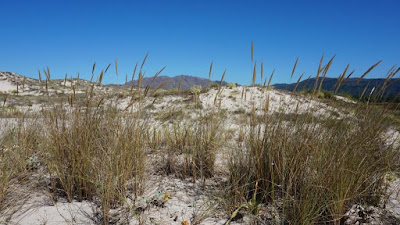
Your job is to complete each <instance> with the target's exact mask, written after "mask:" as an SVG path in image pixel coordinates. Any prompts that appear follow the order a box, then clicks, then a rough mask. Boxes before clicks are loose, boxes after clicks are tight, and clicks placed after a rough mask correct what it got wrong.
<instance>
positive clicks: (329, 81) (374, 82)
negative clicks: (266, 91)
mask: <svg viewBox="0 0 400 225" xmlns="http://www.w3.org/2000/svg"><path fill="white" fill-rule="evenodd" d="M337 80H338V79H337V78H325V79H324V82H323V83H322V89H323V90H327V91H335V84H336V82H337ZM358 80H359V79H358V78H350V79H349V80H347V81H346V82H343V83H342V85H341V86H340V89H339V91H338V93H344V94H349V95H352V96H360V95H361V94H362V92H363V90H364V88H365V87H366V86H367V85H368V88H367V90H366V92H365V95H369V93H370V92H371V90H372V89H373V88H374V87H375V91H374V92H377V91H378V90H380V89H381V87H382V85H383V84H384V82H385V79H362V80H360V81H359V82H358ZM314 84H315V78H311V79H309V80H303V81H301V82H300V83H299V85H298V87H297V88H296V90H297V91H301V90H307V89H313V88H314ZM295 85H296V83H292V84H274V85H273V86H274V87H275V88H276V89H281V90H289V91H292V90H293V89H294V87H295ZM399 93H400V80H399V79H392V80H390V81H389V82H387V84H386V91H385V95H387V96H389V97H395V96H396V95H397V94H399Z"/></svg>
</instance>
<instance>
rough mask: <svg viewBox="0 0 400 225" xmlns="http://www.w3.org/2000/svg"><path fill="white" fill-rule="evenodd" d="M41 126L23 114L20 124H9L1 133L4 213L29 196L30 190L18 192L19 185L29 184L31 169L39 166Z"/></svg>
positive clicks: (0, 184)
mask: <svg viewBox="0 0 400 225" xmlns="http://www.w3.org/2000/svg"><path fill="white" fill-rule="evenodd" d="M2 128H3V127H2ZM37 128H38V125H37V123H36V122H35V121H34V122H28V121H25V120H24V119H23V118H19V119H18V120H17V123H16V124H12V125H7V126H6V127H4V129H3V132H2V133H1V139H0V212H2V214H4V215H7V214H8V213H10V212H8V211H12V210H13V207H15V206H17V205H18V204H19V203H20V201H23V200H25V199H24V197H26V196H24V195H25V194H26V193H21V192H18V191H17V190H16V187H18V185H23V184H25V183H26V182H27V180H28V176H29V174H30V172H31V171H33V170H35V169H37V168H38V164H39V163H40V161H39V158H38V156H39V154H40V153H39V150H38V149H39V148H38V143H39V142H40V140H41V138H42V136H41V134H40V133H38V132H37ZM17 189H18V188H17ZM7 210H8V211H7ZM1 219H2V218H1V217H0V220H1Z"/></svg>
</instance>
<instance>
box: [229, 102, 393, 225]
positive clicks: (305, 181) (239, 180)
mask: <svg viewBox="0 0 400 225" xmlns="http://www.w3.org/2000/svg"><path fill="white" fill-rule="evenodd" d="M381 113H382V111H381V112H377V111H374V110H370V109H364V110H363V112H362V114H361V115H363V116H361V117H360V118H348V119H347V120H330V119H329V118H327V119H320V120H319V121H318V123H316V122H315V121H313V120H312V119H311V117H312V114H311V113H310V114H309V117H310V119H307V118H305V116H304V115H303V116H301V117H296V115H294V117H295V119H294V121H292V122H290V123H289V124H288V123H287V122H285V119H284V118H285V115H284V114H281V115H280V116H279V115H275V116H274V117H270V116H268V115H267V114H266V115H265V117H264V120H263V121H262V122H261V123H260V121H259V119H257V118H256V115H255V114H254V112H253V113H252V115H251V120H250V131H249V132H248V134H246V137H245V147H246V148H245V149H240V150H238V151H236V152H234V154H233V155H232V157H231V160H230V165H229V170H230V182H229V184H230V188H231V194H232V195H231V199H232V203H233V205H235V206H234V207H231V210H232V209H233V208H235V207H238V206H240V205H241V204H243V201H245V202H246V201H250V199H252V197H253V195H256V196H257V201H259V202H265V203H273V202H277V201H279V202H281V203H282V209H281V216H282V218H283V219H284V220H285V221H286V222H288V223H290V224H314V223H326V222H328V223H329V222H331V223H335V224H339V223H340V220H341V218H342V217H343V215H344V213H345V212H346V210H347V209H348V208H349V207H351V204H353V203H354V202H360V201H361V202H367V203H370V204H377V203H378V202H379V198H380V197H381V196H382V193H381V187H382V185H383V180H384V176H385V175H386V173H387V172H388V171H390V169H391V165H392V164H393V162H394V160H395V158H396V157H395V156H396V155H395V154H396V151H394V147H395V146H392V145H391V146H388V145H386V144H385V142H384V140H383V139H382V138H383V132H384V131H385V126H384V119H383V117H382V115H381ZM310 121H313V122H311V123H310ZM256 183H257V184H258V189H257V191H256V193H255V191H254V185H255V184H256Z"/></svg>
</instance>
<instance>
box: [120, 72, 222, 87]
mask: <svg viewBox="0 0 400 225" xmlns="http://www.w3.org/2000/svg"><path fill="white" fill-rule="evenodd" d="M152 80H153V77H145V78H143V81H142V85H141V86H142V87H146V86H147V85H150V88H157V87H158V86H159V85H161V84H162V83H163V82H165V81H167V83H166V84H165V85H164V86H163V89H174V88H178V86H179V82H181V90H188V89H190V88H191V87H192V86H194V85H200V86H202V87H206V86H208V85H210V84H211V83H219V81H210V80H208V79H205V78H200V77H195V76H189V75H179V76H175V77H168V76H158V77H157V78H156V79H155V80H154V81H152ZM226 84H227V82H223V85H226ZM125 85H126V86H132V85H134V86H135V87H136V86H137V85H138V80H134V81H133V82H132V81H129V82H127V83H125Z"/></svg>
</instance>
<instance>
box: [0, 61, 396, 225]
mask: <svg viewBox="0 0 400 225" xmlns="http://www.w3.org/2000/svg"><path fill="white" fill-rule="evenodd" d="M146 57H147V56H146ZM332 60H333V59H332ZM332 60H331V61H332ZM145 61H146V58H145V60H144V61H143V64H144V62H145ZM331 61H330V62H328V64H327V65H325V66H322V60H321V63H320V70H321V71H319V72H318V73H319V74H318V76H320V75H321V76H322V77H324V76H325V74H326V72H327V69H329V66H330V63H331ZM262 65H263V64H262ZM296 65H297V60H296V63H295V67H296ZM108 67H109V66H108ZM142 67H143V66H142ZM94 68H95V65H94V66H93V70H94ZM321 68H324V69H321ZM211 70H212V66H210V74H211ZM116 71H117V62H116ZM135 71H136V70H135ZM161 71H162V70H161ZM294 72H295V68H293V73H294ZM293 73H292V76H293ZM45 74H46V77H47V80H46V83H44V81H41V83H40V85H38V87H39V88H37V90H42V91H43V94H44V95H46V97H43V96H34V95H32V96H29V95H27V96H21V95H18V96H17V95H15V96H14V95H8V94H4V93H2V94H1V96H5V99H6V100H5V101H4V103H3V105H2V106H1V111H0V113H1V116H2V117H4V118H15V117H17V118H19V120H18V123H16V125H13V126H10V127H11V128H9V129H8V130H7V129H4V130H7V131H2V132H1V133H0V135H1V136H0V137H1V139H0V140H1V142H0V167H1V171H0V212H2V213H10V212H9V211H7V209H9V208H10V207H11V204H12V203H13V200H14V199H15V196H16V192H15V191H14V190H12V187H14V186H18V185H20V186H21V185H25V184H26V183H29V182H30V183H34V184H35V185H36V186H40V187H41V188H42V189H44V190H46V192H47V193H48V194H49V195H50V196H51V201H52V202H53V204H56V203H57V202H60V201H62V200H66V201H67V202H69V203H74V202H76V201H79V202H82V201H89V202H93V203H95V205H96V207H97V209H98V210H99V212H100V213H99V215H100V216H98V218H99V219H98V220H97V223H101V224H110V223H114V222H115V221H116V219H115V216H114V215H113V212H114V211H115V210H116V209H121V211H122V209H124V210H125V211H124V212H125V214H124V216H126V217H127V218H128V219H127V220H124V222H121V223H129V221H130V220H133V221H135V222H138V223H139V224H146V222H145V221H146V218H145V215H146V211H150V210H151V207H159V208H162V207H164V206H165V205H166V204H167V202H168V201H169V199H171V198H174V197H175V196H173V195H172V197H171V194H170V193H168V192H167V191H166V190H164V189H163V190H162V191H157V193H156V194H154V193H152V197H151V198H150V197H148V198H147V199H146V198H145V197H143V195H144V194H145V192H146V185H148V182H149V180H151V179H153V177H154V176H161V177H167V178H169V179H178V180H179V181H180V182H182V184H180V185H181V186H184V187H185V188H188V189H191V191H193V192H194V189H195V188H196V187H197V186H195V185H200V186H201V188H202V191H203V192H202V193H208V196H207V197H208V199H207V201H209V202H208V203H210V202H212V203H213V204H215V205H214V206H213V207H210V208H209V211H210V212H207V213H204V212H201V214H202V215H203V214H204V215H206V214H207V215H208V214H209V215H214V214H213V213H212V212H211V211H212V210H219V211H218V212H219V213H223V215H224V216H223V218H225V219H226V224H229V223H230V222H231V221H234V220H238V218H240V217H245V216H253V217H252V218H253V222H255V223H256V222H260V223H264V222H265V223H272V224H274V223H275V224H342V223H344V221H345V219H346V216H345V213H346V212H348V211H349V209H350V208H351V207H352V206H353V205H354V204H364V205H372V206H377V207H378V206H380V204H381V202H382V200H383V199H384V198H385V195H386V192H385V188H384V187H385V186H387V180H388V178H387V175H388V174H391V176H394V175H393V174H396V172H397V171H398V169H399V145H398V143H397V142H396V141H393V140H391V137H390V136H388V135H387V134H386V133H387V131H388V129H391V128H392V127H391V123H393V121H398V118H397V117H398V113H397V105H396V106H393V105H388V104H385V105H383V106H382V105H377V104H374V102H373V101H374V100H375V99H372V100H371V99H370V101H368V102H365V103H364V102H362V101H361V102H356V103H351V104H346V105H341V104H339V103H338V102H339V100H337V98H336V95H335V93H334V92H328V91H325V90H323V89H320V87H322V84H321V83H316V84H314V89H310V90H304V89H301V88H300V87H299V89H297V90H298V91H300V92H299V93H300V95H299V94H295V93H294V92H292V93H285V92H278V91H275V90H273V88H272V86H270V80H271V78H272V75H273V74H272V75H271V77H270V79H269V82H268V85H260V84H257V83H256V69H255V67H254V73H253V84H252V86H251V87H237V85H236V84H232V83H228V84H227V86H226V87H224V86H223V81H224V76H225V72H224V73H223V75H222V78H221V81H220V83H219V84H218V85H215V83H211V84H210V86H209V87H206V88H204V87H201V86H194V87H192V88H190V89H189V90H186V91H181V90H180V89H171V90H161V87H160V86H159V87H158V88H155V89H151V88H150V86H146V87H145V88H144V89H142V88H139V87H140V85H138V88H131V87H118V88H116V87H111V86H108V87H106V88H103V87H102V86H101V85H100V84H101V79H102V76H103V75H104V72H102V73H101V74H100V76H99V78H98V82H96V83H90V82H86V81H84V80H80V81H79V82H76V83H75V84H74V85H72V83H73V82H71V87H69V88H68V89H67V88H66V87H65V85H62V84H61V86H62V87H60V85H56V83H55V82H52V81H51V80H50V72H49V71H48V70H45ZM143 74H144V73H143V72H142V71H141V69H140V71H139V78H138V81H137V82H138V83H139V84H140V82H141V80H142V79H143V76H144V75H143ZM156 76H157V75H156ZM156 76H155V77H156ZM299 80H300V79H299ZM322 80H323V79H322ZM266 81H267V79H266V80H265V82H266ZM30 82H33V81H30ZM30 85H31V84H30ZM225 88H227V89H226V90H225ZM296 88H297V86H296ZM24 91H25V90H24ZM56 91H57V92H56ZM27 92H29V90H28V89H27ZM227 93H228V94H227ZM285 98H287V99H289V100H286V101H284V100H281V99H285ZM22 99H24V101H22ZM226 99H230V100H229V101H226ZM20 100H21V101H20ZM232 102H234V103H232ZM26 104H30V105H33V104H41V107H40V112H39V110H38V111H36V112H35V114H32V113H30V112H28V111H27V112H20V111H18V109H19V108H18V107H20V106H24V105H26ZM229 104H230V105H229ZM232 104H235V105H232ZM273 104H275V105H273ZM389 106H390V107H394V108H390V109H389ZM340 107H347V108H346V109H348V110H347V111H346V112H347V113H343V112H344V111H345V110H343V109H342V108H340ZM318 110H319V111H318ZM394 118H395V119H394ZM27 119H30V121H33V122H32V123H27V122H26V120H27ZM38 131H40V132H38ZM11 162H12V163H11ZM38 171H40V173H39V172H38ZM31 174H35V176H38V177H41V178H40V179H41V180H45V181H44V182H43V181H42V182H39V181H34V180H33V179H28V177H29V176H30V175H31ZM390 179H391V180H395V179H396V178H390ZM210 183H213V185H210ZM35 185H32V186H35ZM196 190H197V189H196ZM197 191H198V190H197ZM199 193H200V192H196V194H199ZM209 193H212V194H209ZM18 196H20V195H18ZM158 196H162V200H157V197H158ZM221 196H222V197H221ZM25 197H26V196H25ZM190 201H191V199H190ZM14 202H15V201H14ZM143 202H144V203H143ZM215 202H216V203H215ZM15 203H16V202H15ZM203 203H204V202H203ZM143 204H147V205H144V206H143ZM196 204H197V202H196ZM193 205H194V203H193ZM196 209H197V208H196ZM11 214H12V213H11ZM198 214H199V213H198V212H194V213H193V215H198ZM272 214H273V215H272ZM121 215H122V213H121ZM121 215H119V219H121V218H122V216H121ZM219 216H220V217H221V215H219ZM117 217H118V216H117ZM0 218H1V217H0ZM1 219H3V218H1ZM7 219H8V220H9V217H8V218H7ZM7 219H6V220H7ZM186 219H188V218H185V220H182V221H186ZM192 221H195V222H193V224H194V223H196V222H198V221H201V219H198V218H195V219H192ZM6 222H7V221H6ZM147 222H148V221H147ZM182 224H183V222H182Z"/></svg>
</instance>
